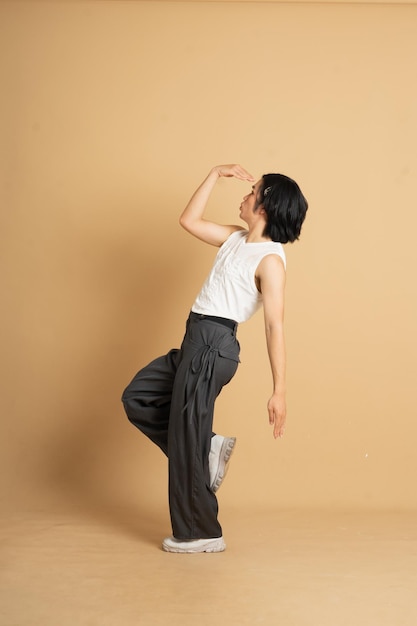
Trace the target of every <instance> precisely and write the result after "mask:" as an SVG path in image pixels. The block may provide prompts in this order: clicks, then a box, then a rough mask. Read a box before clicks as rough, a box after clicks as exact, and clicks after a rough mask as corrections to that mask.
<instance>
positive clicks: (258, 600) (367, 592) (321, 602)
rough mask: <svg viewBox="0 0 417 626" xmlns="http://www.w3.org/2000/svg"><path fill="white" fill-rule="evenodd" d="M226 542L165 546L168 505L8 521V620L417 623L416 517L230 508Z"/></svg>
mask: <svg viewBox="0 0 417 626" xmlns="http://www.w3.org/2000/svg"><path fill="white" fill-rule="evenodd" d="M222 523H223V529H224V535H225V539H226V541H227V550H226V552H224V553H221V554H202V555H199V554H198V555H177V554H166V553H164V552H162V550H161V549H160V540H161V539H162V538H163V536H164V535H165V534H167V530H168V520H167V517H166V513H165V511H154V512H153V513H151V514H149V512H148V514H147V516H146V517H145V516H143V518H142V519H141V520H137V519H136V516H135V517H133V516H132V514H131V513H129V514H128V513H127V512H126V511H122V510H112V511H109V512H108V513H107V514H106V515H103V513H102V512H101V514H100V516H96V517H90V518H89V519H88V518H86V517H85V515H83V513H82V512H78V513H76V512H72V513H67V514H64V513H62V512H61V513H59V514H57V513H52V512H49V513H48V512H43V513H39V512H38V513H36V514H33V513H32V514H25V515H23V514H19V515H18V514H15V515H13V516H11V517H9V519H8V520H4V521H3V522H2V526H1V530H2V537H3V541H2V543H3V551H2V558H1V578H0V624H1V626H52V625H53V626H96V625H97V626H131V625H132V626H133V625H144V626H162V625H163V626H165V625H168V624H169V625H172V626H176V625H178V626H179V625H181V626H200V625H202V626H206V625H210V626H211V625H215V626H217V624H218V625H220V624H221V625H223V624H224V625H232V626H233V625H239V626H242V625H251V626H252V625H257V624H265V625H268V626H269V625H275V624H277V625H280V626H305V625H306V626H307V625H308V626H327V625H329V626H330V625H332V626H345V625H346V626H348V625H349V626H362V625H367V626H373V625H375V626H402V625H407V626H416V624H417V514H416V513H393V512H391V513H387V512H376V513H353V512H349V513H341V512H339V513H335V512H333V513H329V512H328V513H326V512H311V511H310V512H303V511H293V512H282V511H275V512H272V511H262V512H258V514H257V515H252V516H248V515H247V514H245V512H244V511H232V510H229V511H227V510H226V511H225V510H224V507H223V512H222Z"/></svg>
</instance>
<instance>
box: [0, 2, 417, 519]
mask: <svg viewBox="0 0 417 626" xmlns="http://www.w3.org/2000/svg"><path fill="white" fill-rule="evenodd" d="M0 26H1V33H0V42H1V44H0V45H1V48H2V50H1V59H2V61H1V63H2V68H1V69H2V78H1V84H2V93H3V97H2V104H1V106H2V109H3V110H2V114H1V124H2V128H1V133H2V134H1V137H2V139H1V168H0V171H1V176H2V181H1V194H2V199H1V238H2V241H1V272H2V302H3V306H2V324H1V345H2V372H1V381H2V391H1V404H2V408H1V424H2V435H1V444H0V445H1V450H0V459H1V470H2V471H1V481H2V483H3V484H2V488H1V493H2V497H3V499H4V502H3V503H2V506H3V508H4V509H5V510H9V509H13V510H21V509H23V510H35V509H36V510H38V509H43V508H51V507H52V508H53V509H54V510H55V509H64V510H65V509H66V508H67V507H68V506H70V507H79V508H81V509H84V510H85V509H88V508H90V509H91V510H98V511H100V510H102V511H105V510H108V509H112V508H114V507H121V508H123V507H124V508H125V509H129V510H131V511H136V512H137V511H139V510H141V509H143V510H149V509H152V507H153V506H159V505H160V503H163V504H165V500H166V461H165V459H164V458H163V456H162V455H161V454H160V452H159V451H158V450H156V449H154V448H153V446H152V445H151V444H150V443H149V442H148V441H147V440H145V438H144V437H143V436H141V435H140V433H138V432H137V431H136V430H135V429H134V428H133V427H132V426H131V425H130V424H129V423H128V422H127V420H126V419H125V418H124V414H123V411H122V407H121V404H120V402H119V397H120V394H121V391H122V389H123V388H124V386H125V385H126V384H127V382H128V381H129V379H130V378H131V376H133V374H134V373H135V371H136V370H137V369H138V368H139V367H140V366H142V365H144V364H145V363H146V362H147V361H148V360H150V359H151V358H153V357H154V356H157V355H158V354H160V353H162V352H164V351H166V350H167V349H168V348H170V347H171V346H176V345H178V344H179V342H180V340H181V337H182V332H183V326H184V321H185V317H186V315H187V312H188V309H189V307H190V305H191V303H192V301H193V298H194V297H195V294H196V292H197V290H198V288H199V286H200V283H201V281H202V280H203V279H204V277H205V275H206V272H207V271H208V269H209V267H210V264H211V262H212V260H213V257H214V254H215V249H214V248H210V247H209V246H205V245H204V244H201V243H199V242H198V241H196V240H193V239H192V238H190V237H189V236H188V235H187V234H186V233H185V232H183V231H182V230H181V229H180V227H179V226H178V222H177V216H178V214H179V212H180V211H181V210H182V208H183V206H184V204H185V202H186V201H187V199H188V197H189V196H190V194H191V193H192V191H193V190H194V188H195V187H196V186H197V184H198V183H199V182H200V180H201V179H202V178H203V177H204V176H205V174H206V172H207V171H208V170H209V168H210V167H211V166H212V165H213V164H215V163H217V162H228V161H239V162H241V163H242V164H243V165H244V166H245V167H247V168H248V169H249V170H250V171H251V172H252V173H253V174H254V175H255V176H260V175H261V174H262V173H264V172H266V171H271V170H278V171H281V172H284V173H287V174H289V175H291V176H293V177H294V178H296V179H297V180H298V181H299V182H300V185H301V186H302V189H303V191H304V192H305V194H306V196H307V198H308V200H309V203H310V210H309V214H308V217H307V220H306V223H305V227H304V230H303V233H302V238H301V240H300V242H297V243H296V244H294V245H293V246H287V254H288V287H287V308H286V333H287V343H288V358H289V362H288V408H289V415H288V428H287V433H286V437H285V438H284V440H282V441H278V442H277V441H274V440H273V438H272V435H271V432H270V428H269V426H268V423H267V415H266V409H265V404H266V401H267V398H268V394H269V392H270V387H271V380H270V373H269V367H268V360H267V356H266V351H265V346H264V337H263V328H262V316H261V314H258V316H257V317H255V318H253V319H252V320H251V321H250V322H248V323H247V324H245V325H243V326H242V327H241V328H240V332H239V338H240V342H241V345H242V355H241V359H242V364H241V367H240V369H239V371H238V374H237V375H236V377H235V379H234V380H233V382H232V383H231V384H230V386H229V387H227V388H226V389H225V390H224V393H223V395H222V396H221V398H220V400H219V402H218V407H217V413H216V422H215V425H216V428H217V430H218V431H220V432H223V433H224V434H235V435H237V436H238V438H239V441H238V448H237V450H236V454H235V457H234V460H233V468H232V469H231V471H230V475H229V477H228V480H227V483H226V484H225V486H224V487H223V488H222V489H223V490H224V491H223V492H222V496H221V497H222V506H223V504H224V505H225V506H226V507H229V509H232V508H234V507H237V508H243V507H245V508H246V507H248V506H249V507H253V506H257V505H268V506H273V507H277V508H281V509H285V508H293V507H319V508H352V507H355V508H365V509H377V508H389V509H393V508H394V509H405V508H415V507H416V504H417V501H416V492H415V475H416V470H417V460H416V454H415V442H416V436H417V425H416V385H415V370H416V331H415V320H416V317H417V315H416V314H417V297H416V288H415V267H416V261H417V252H416V247H415V241H414V239H415V237H414V234H415V232H414V231H415V229H416V226H417V216H416V194H415V180H416V166H417V157H416V145H417V122H416V110H417V96H416V87H415V84H416V69H415V68H416V58H417V8H416V6H415V5H408V6H407V5H397V6H395V5H360V6H359V5H343V4H340V3H338V4H311V3H310V4H279V3H273V2H270V3H257V2H252V3H250V2H243V3H240V2H233V3H214V2H207V3H204V2H201V3H200V2H194V3H191V2H49V3H47V2H30V3H20V2H2V3H1V4H0ZM246 190H247V186H246V185H245V184H243V183H239V182H236V181H221V182H220V184H219V186H218V189H216V191H215V193H214V195H213V199H212V202H211V203H210V214H211V216H212V217H213V218H214V219H219V220H225V221H226V222H233V221H235V220H236V218H237V212H238V207H239V204H240V201H241V197H242V195H243V194H244V193H246Z"/></svg>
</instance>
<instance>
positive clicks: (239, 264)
mask: <svg viewBox="0 0 417 626" xmlns="http://www.w3.org/2000/svg"><path fill="white" fill-rule="evenodd" d="M247 236H248V231H247V230H237V231H236V232H234V233H232V234H231V235H230V236H229V237H228V238H227V239H226V241H225V242H224V243H223V244H222V246H221V247H220V249H219V251H218V253H217V256H216V259H215V261H214V265H213V267H212V270H211V272H210V274H209V275H208V277H207V279H206V281H205V283H204V285H203V287H202V289H201V291H200V293H199V294H198V296H197V298H196V300H195V302H194V304H193V306H192V307H191V310H192V311H194V313H200V314H204V315H216V316H218V317H227V318H228V319H231V320H234V321H235V322H246V321H247V320H248V319H249V318H250V317H252V315H253V314H254V313H255V312H256V311H257V310H258V309H259V308H260V306H261V305H262V294H261V293H259V291H258V289H257V288H256V284H255V272H256V269H257V267H258V265H259V263H260V262H261V261H262V259H263V258H264V257H265V256H267V255H268V254H277V255H278V256H279V257H281V259H282V260H283V262H284V267H286V258H285V252H284V248H283V246H282V244H281V243H278V242H276V241H263V242H261V243H247V242H246V239H247Z"/></svg>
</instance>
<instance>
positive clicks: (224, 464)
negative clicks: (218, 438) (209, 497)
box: [210, 437, 236, 493]
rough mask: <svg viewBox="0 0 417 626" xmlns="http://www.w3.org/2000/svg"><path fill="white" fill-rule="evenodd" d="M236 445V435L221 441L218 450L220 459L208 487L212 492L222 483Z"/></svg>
mask: <svg viewBox="0 0 417 626" xmlns="http://www.w3.org/2000/svg"><path fill="white" fill-rule="evenodd" d="M235 445H236V437H226V438H225V440H224V441H223V444H222V447H221V450H220V455H219V457H220V461H219V466H218V468H217V472H216V475H215V477H214V479H213V482H212V483H211V485H210V489H211V490H212V492H213V493H216V491H217V490H218V489H219V487H220V485H221V484H222V482H223V480H224V478H225V476H226V474H227V470H228V469H229V465H228V464H229V460H230V457H231V456H232V452H233V450H234V448H235Z"/></svg>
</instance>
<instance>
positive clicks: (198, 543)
mask: <svg viewBox="0 0 417 626" xmlns="http://www.w3.org/2000/svg"><path fill="white" fill-rule="evenodd" d="M162 549H163V550H165V552H182V553H184V554H192V553H194V552H223V550H225V549H226V544H225V542H224V539H223V537H217V538H215V539H192V540H191V541H180V540H179V539H175V537H166V539H164V541H163V543H162Z"/></svg>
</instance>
